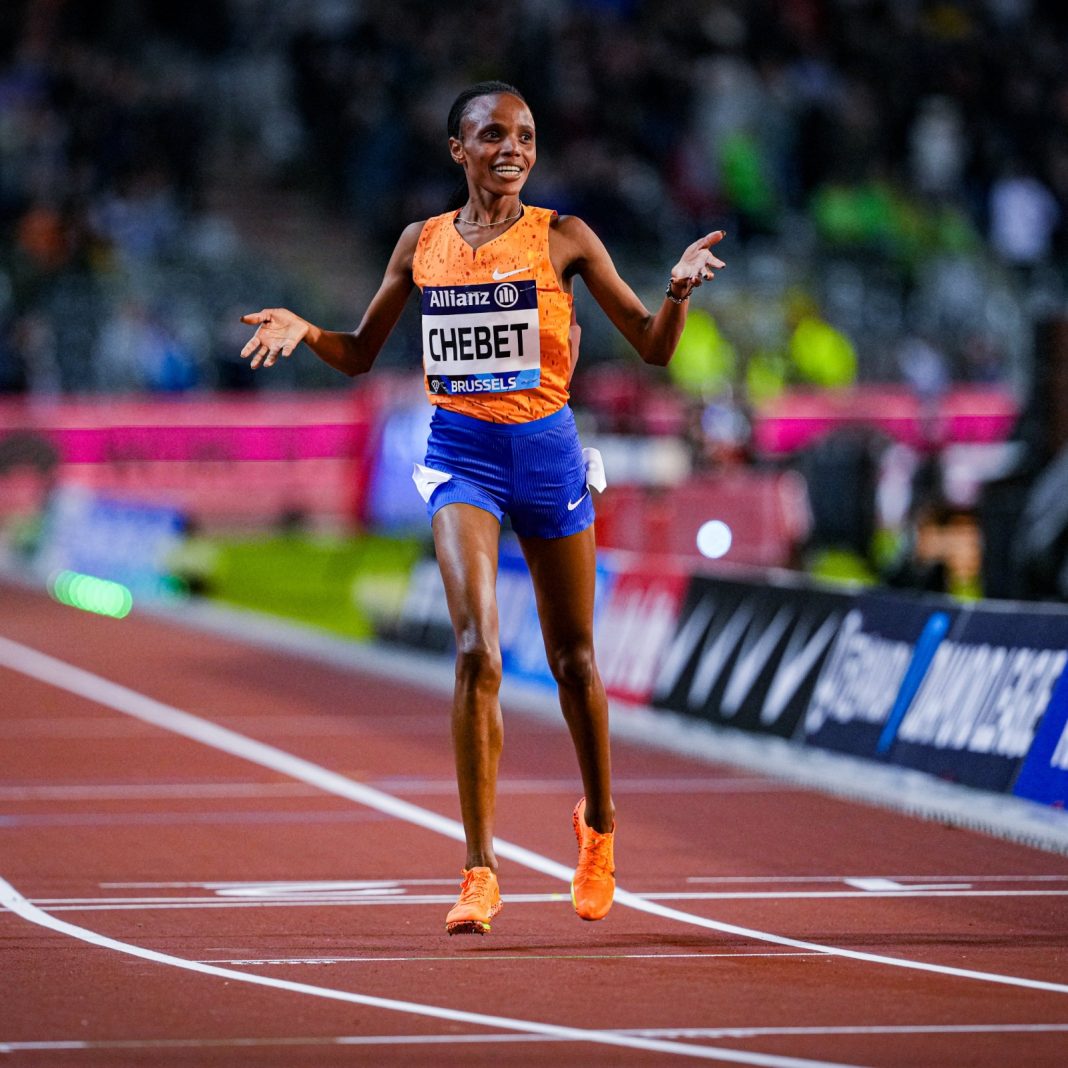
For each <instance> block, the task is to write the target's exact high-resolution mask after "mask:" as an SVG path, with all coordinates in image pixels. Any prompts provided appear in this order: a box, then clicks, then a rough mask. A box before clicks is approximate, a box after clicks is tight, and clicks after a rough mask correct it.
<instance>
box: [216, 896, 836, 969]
mask: <svg viewBox="0 0 1068 1068" xmlns="http://www.w3.org/2000/svg"><path fill="white" fill-rule="evenodd" d="M509 903H510V901H509ZM821 956H823V954H822V953H791V952H788V951H786V950H777V951H775V952H774V953H493V952H489V953H477V954H470V955H466V954H465V955H464V956H462V957H457V956H451V955H450V956H446V955H444V954H438V955H436V956H432V957H415V956H411V957H330V956H327V957H264V958H262V959H260V960H245V959H243V958H240V957H235V958H233V959H230V958H222V959H220V960H208V959H205V960H202V961H201V964H241V965H251V964H357V963H358V964H378V963H383V962H384V963H387V964H395V963H408V962H410V961H417V960H432V961H441V962H442V963H447V964H465V963H468V962H470V961H483V962H488V963H492V962H493V961H497V960H669V959H670V960H680V959H681V960H695V959H697V960H699V959H700V958H702V957H717V958H720V957H821Z"/></svg>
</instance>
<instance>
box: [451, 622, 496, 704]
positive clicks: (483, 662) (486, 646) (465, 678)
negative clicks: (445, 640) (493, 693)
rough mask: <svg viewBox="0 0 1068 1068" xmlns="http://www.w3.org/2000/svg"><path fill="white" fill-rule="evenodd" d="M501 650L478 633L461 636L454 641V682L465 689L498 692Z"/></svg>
mask: <svg viewBox="0 0 1068 1068" xmlns="http://www.w3.org/2000/svg"><path fill="white" fill-rule="evenodd" d="M501 675H502V665H501V649H500V646H499V645H498V644H497V643H496V642H491V641H488V640H487V639H486V637H485V636H484V635H483V634H481V633H479V632H478V631H470V632H467V633H465V634H461V635H460V636H459V638H458V639H457V641H456V680H457V682H459V683H460V684H461V685H463V686H465V687H468V686H469V687H476V688H478V689H493V690H499V689H500V686H501Z"/></svg>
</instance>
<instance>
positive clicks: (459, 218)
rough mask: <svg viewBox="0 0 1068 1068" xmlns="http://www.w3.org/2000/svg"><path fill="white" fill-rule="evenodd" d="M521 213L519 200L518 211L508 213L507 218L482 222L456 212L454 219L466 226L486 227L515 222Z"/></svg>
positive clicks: (521, 205) (521, 208)
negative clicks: (466, 217) (511, 213)
mask: <svg viewBox="0 0 1068 1068" xmlns="http://www.w3.org/2000/svg"><path fill="white" fill-rule="evenodd" d="M522 214H523V204H522V202H520V204H519V211H517V212H516V213H515V214H514V215H509V216H508V218H507V219H498V220H497V222H488V223H484V222H479V221H478V220H477V219H465V218H464V217H463V216H462V215H461V214H460V213H459V212H457V213H456V221H457V222H462V223H464V224H466V225H467V226H483V227H487V228H488V227H490V226H503V225H504V224H505V223H510V222H515V221H516V219H518V218H519V217H520V215H522Z"/></svg>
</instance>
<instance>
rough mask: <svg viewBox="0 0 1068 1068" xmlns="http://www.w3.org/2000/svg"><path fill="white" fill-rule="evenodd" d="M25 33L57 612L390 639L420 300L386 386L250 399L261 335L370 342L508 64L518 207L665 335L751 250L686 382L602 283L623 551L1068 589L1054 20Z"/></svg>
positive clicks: (17, 524)
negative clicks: (385, 272) (458, 146)
mask: <svg viewBox="0 0 1068 1068" xmlns="http://www.w3.org/2000/svg"><path fill="white" fill-rule="evenodd" d="M0 31H2V32H0V235H2V236H0V322H2V324H3V329H2V330H0V394H2V396H0V524H2V528H0V529H2V531H3V535H2V536H3V540H4V543H5V544H6V546H7V548H8V557H9V563H10V564H11V565H12V566H14V567H16V568H18V569H20V570H23V571H24V572H25V573H26V574H33V575H36V576H39V577H40V580H41V581H43V582H48V581H50V582H51V583H52V587H53V593H54V594H55V595H57V596H60V595H61V594H62V595H63V596H66V597H69V596H71V590H72V589H73V590H78V589H82V593H81V594H79V596H82V597H85V596H89V594H88V593H86V589H91V592H92V599H93V600H94V602H95V603H105V604H111V603H119V602H120V601H121V602H122V603H125V602H124V601H123V599H122V598H121V597H119V598H118V600H116V599H115V597H113V596H111V595H109V594H108V593H107V591H106V590H104V591H100V590H95V588H83V587H84V584H82V586H78V585H77V584H74V585H72V581H71V580H70V579H69V577H64V578H63V580H62V581H60V582H59V583H58V585H57V582H56V578H55V576H56V575H60V574H62V575H64V576H69V575H70V574H75V575H77V574H88V575H91V576H96V577H102V578H112V579H115V580H117V581H120V582H122V583H123V585H124V586H125V587H126V588H127V589H128V590H131V591H132V595H133V598H134V600H135V601H136V600H137V599H138V598H139V597H149V598H151V597H158V596H174V595H181V594H182V593H183V592H184V591H188V590H192V591H193V592H202V593H207V594H212V595H215V596H219V597H223V598H226V599H229V600H231V601H236V602H238V603H246V604H254V605H255V606H257V607H261V608H266V609H269V610H272V611H277V612H280V613H282V614H287V615H292V616H297V617H299V618H306V619H312V620H315V621H316V622H319V623H322V624H324V625H328V626H332V627H334V628H335V629H339V630H342V631H344V632H345V633H351V634H357V635H368V634H371V633H374V632H375V631H376V630H377V631H379V632H381V633H385V632H388V630H389V628H390V625H391V620H394V619H395V613H396V611H397V610H398V605H399V604H400V602H401V601H402V600H403V598H404V597H406V596H409V595H410V590H409V587H408V583H409V577H410V575H411V573H412V568H413V567H414V566H415V565H416V562H417V561H418V560H419V559H420V557H421V556H423V555H424V554H425V550H426V541H427V535H428V531H427V527H426V522H425V518H424V515H423V509H422V504H421V502H420V500H419V498H418V496H417V495H416V493H415V490H414V487H413V486H412V485H411V482H410V479H409V472H410V470H411V464H412V462H413V461H415V460H419V459H421V458H422V451H421V448H422V443H423V441H424V440H425V430H426V420H427V415H428V411H427V405H426V404H425V401H424V400H423V399H422V395H421V374H420V356H419V336H418V317H417V309H416V306H415V301H414V300H413V301H412V302H411V305H410V307H409V309H408V312H407V313H406V315H405V318H404V320H403V321H402V323H401V325H400V326H399V328H398V329H397V331H396V332H395V333H394V335H393V337H392V338H391V339H390V342H389V344H388V346H387V348H386V350H385V351H384V352H383V354H382V356H381V357H380V360H379V364H378V366H377V367H376V369H375V371H374V372H373V373H372V375H371V376H369V377H367V378H365V379H363V380H360V381H357V382H355V383H353V382H351V381H350V380H348V379H346V378H344V377H343V376H341V375H338V374H336V373H334V372H332V371H330V370H329V369H327V368H325V367H324V366H323V365H321V364H319V363H318V362H317V361H316V360H315V359H314V357H312V355H311V354H310V353H309V352H308V351H307V350H302V351H299V352H298V353H297V354H296V355H295V356H294V358H293V359H291V360H290V361H288V362H287V363H284V364H283V365H281V366H279V367H276V368H274V369H273V370H271V371H268V372H260V373H259V374H257V375H253V374H251V373H250V372H249V370H248V368H247V366H246V365H244V364H243V363H242V362H241V361H240V360H239V359H238V355H237V354H238V352H239V350H240V348H241V346H242V345H243V344H244V341H245V340H246V339H247V337H248V336H249V333H250V332H249V331H248V329H247V328H245V327H243V326H242V325H241V324H240V323H239V322H238V316H239V315H240V313H241V312H242V311H248V310H255V309H259V308H260V307H263V306H271V305H288V306H291V307H293V308H294V309H296V310H297V311H299V312H300V313H301V314H303V315H305V316H306V317H308V318H311V319H313V320H314V321H317V322H319V323H321V324H322V325H325V326H330V327H334V328H345V327H351V326H354V325H355V323H356V322H357V321H358V320H359V317H360V315H361V314H362V311H363V308H364V307H365V304H366V301H367V300H368V299H369V297H370V295H371V293H373V291H374V289H375V287H376V285H377V282H378V279H379V277H380V274H381V270H382V268H383V266H384V264H385V260H386V258H387V256H388V254H389V251H390V249H391V248H392V245H393V242H394V241H395V240H396V237H397V235H398V234H399V232H400V230H401V229H402V227H403V226H404V225H405V224H406V223H408V222H410V221H412V220H414V219H418V218H424V217H426V216H428V215H430V214H435V213H437V212H440V211H442V210H444V209H445V207H446V206H447V204H448V202H449V200H450V197H451V196H452V194H453V193H454V191H455V189H456V186H457V184H458V180H459V173H458V171H457V169H456V168H455V167H454V165H452V164H451V162H450V161H449V158H448V154H447V150H446V135H445V128H444V127H445V116H446V113H447V111H448V107H449V104H450V103H451V101H452V99H453V97H454V96H455V94H456V93H457V92H458V91H459V90H460V89H462V88H463V87H464V86H465V85H467V84H469V83H470V82H472V81H476V80H479V79H483V78H501V79H503V80H505V81H509V82H513V83H514V84H516V85H518V86H519V87H520V88H521V89H522V91H523V92H524V94H525V95H526V97H527V99H528V101H529V103H530V104H531V107H532V110H533V113H534V116H535V120H536V122H537V125H538V137H539V161H538V165H537V168H536V170H535V172H534V175H533V177H532V179H531V181H530V183H529V185H528V187H527V190H526V193H525V199H526V200H527V201H528V202H530V203H537V204H543V205H546V206H550V207H553V208H556V209H558V210H559V211H560V212H562V213H575V214H578V215H580V216H582V217H583V218H584V219H586V220H587V221H588V222H589V223H590V224H591V225H592V226H593V227H594V228H595V229H596V230H597V232H598V233H599V234H600V235H601V237H602V238H603V240H604V241H605V243H606V244H607V245H608V247H609V249H610V251H611V252H612V254H613V256H614V257H615V259H616V262H617V265H618V267H619V268H620V271H621V273H622V274H623V275H624V277H625V278H627V279H628V280H629V281H630V282H631V284H632V285H633V286H634V288H635V289H636V290H637V291H638V292H639V294H640V295H641V296H642V297H643V299H645V300H646V302H647V303H648V304H649V305H650V306H651V307H656V306H657V304H658V303H659V301H660V299H661V295H662V292H663V287H664V284H665V282H666V280H667V277H668V272H669V270H670V267H671V265H672V264H673V263H674V261H675V260H676V259H677V257H678V255H679V253H680V252H681V250H682V249H683V247H684V246H685V245H686V244H688V243H689V242H690V241H692V240H693V239H694V238H696V237H697V236H699V235H701V234H704V233H706V232H707V231H709V230H711V229H718V228H723V229H725V230H726V231H727V233H728V237H727V239H726V240H725V241H724V243H723V244H722V246H721V247H720V250H721V254H722V256H723V258H724V259H725V260H727V262H728V267H727V269H726V270H725V271H723V272H721V273H720V276H719V277H717V279H716V280H715V282H714V283H712V284H711V285H706V286H705V287H703V288H702V289H701V290H700V291H699V292H698V293H697V294H696V295H695V296H694V298H693V300H692V307H691V314H690V321H689V325H688V328H687V331H686V334H685V335H684V337H683V341H682V344H681V345H680V349H679V352H678V354H677V356H676V358H675V360H674V361H673V363H672V364H671V366H670V367H669V368H668V369H666V370H657V369H650V368H646V367H644V366H642V365H641V364H640V362H639V360H638V359H637V357H636V356H635V355H634V354H633V353H632V352H629V351H628V350H627V346H626V345H625V344H624V343H623V342H622V340H621V339H620V338H619V337H618V336H617V335H616V334H615V333H614V332H613V331H612V329H611V328H610V327H609V326H608V324H607V323H606V321H605V320H604V318H603V316H602V315H601V314H600V312H599V311H598V310H597V308H596V307H595V306H594V305H593V304H592V302H591V300H590V299H589V297H588V295H587V294H586V293H585V292H580V293H579V296H578V303H579V314H580V319H581V322H582V325H583V328H584V335H583V343H582V356H581V363H580V367H579V371H578V373H577V375H576V379H575V383H574V396H573V403H574V407H575V409H576V412H577V414H578V416H579V419H580V425H581V428H582V432H583V437H584V441H585V443H586V444H590V445H597V446H598V447H599V448H600V449H601V451H602V452H603V454H604V456H605V462H606V467H607V471H608V480H609V489H608V490H607V491H606V493H605V494H604V495H603V496H602V497H601V498H599V500H598V502H597V503H598V537H599V542H600V544H601V545H602V546H604V547H606V548H613V547H614V548H617V549H621V550H627V551H630V552H635V553H638V554H643V555H644V556H645V557H646V558H648V559H653V558H657V559H659V558H661V557H667V558H670V561H671V562H672V564H673V565H674V566H678V567H679V568H681V569H684V570H685V569H691V570H692V569H694V568H706V569H712V568H727V569H730V568H731V567H732V566H733V567H735V568H737V567H743V566H754V567H761V568H769V567H774V568H791V569H797V570H802V571H808V572H810V573H812V574H814V575H817V576H821V577H823V578H832V579H847V580H850V581H853V582H859V583H867V584H886V585H892V586H897V587H905V588H916V589H923V590H935V591H946V592H950V593H952V594H955V595H959V596H962V597H977V596H987V597H1009V598H1016V599H1053V600H1064V599H1065V597H1066V595H1068V557H1066V550H1068V460H1066V459H1065V455H1064V454H1063V453H1062V452H1061V450H1062V447H1063V446H1064V445H1065V443H1066V440H1068V302H1066V275H1065V267H1066V263H1068V14H1066V10H1065V8H1064V7H1063V5H1060V4H1055V3H1052V2H1048V3H1041V2H1037V0H1035V2H1028V0H986V2H980V3H964V2H949V0H947V2H941V3H935V2H931V3H926V2H922V0H912V2H904V0H903V2H897V3H874V2H871V3H869V2H865V0H822V2H821V0H793V2H783V3H749V2H747V3H742V2H740V0H739V2H711V0H707V2H700V0H659V2H651V0H650V2H639V0H632V2H626V0H617V2H611V0H572V2H567V0H515V2H507V3H504V2H496V3H482V2H458V3H448V4H443V3H438V2H434V3H420V2H415V0H389V2H377V0H366V2H358V0H352V2H345V0H302V2H296V0H287V2H284V3H283V2H281V0H279V2H269V0H183V2H181V3H178V2H172V0H144V2H135V0H94V2H93V3H84V2H79V0H8V2H6V3H5V4H4V5H3V7H2V10H0ZM578 288H579V290H581V284H579V286H578ZM709 524H712V525H711V526H710V525H709ZM702 553H704V554H705V555H704V556H702V555H701V554H702ZM709 557H710V558H713V559H715V560H716V562H715V563H709V562H707V560H706V558H709ZM83 607H84V606H83Z"/></svg>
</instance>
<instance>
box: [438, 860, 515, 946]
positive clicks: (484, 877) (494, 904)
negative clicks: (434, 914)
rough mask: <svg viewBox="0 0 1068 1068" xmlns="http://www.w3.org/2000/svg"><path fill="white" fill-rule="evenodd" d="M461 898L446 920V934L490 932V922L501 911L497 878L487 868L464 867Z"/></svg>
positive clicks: (501, 904) (450, 910)
mask: <svg viewBox="0 0 1068 1068" xmlns="http://www.w3.org/2000/svg"><path fill="white" fill-rule="evenodd" d="M460 874H461V875H462V876H463V877H464V881H463V885H462V886H461V887H460V899H459V901H457V902H456V904H455V905H453V907H452V908H451V909H449V914H448V916H446V917H445V930H446V931H448V932H449V934H451V935H454V934H480V935H484V934H487V933H488V932H489V929H490V920H491V919H492V918H493V917H494V916H496V915H497V913H498V912H500V911H501V909H502V908H504V904H503V903H502V902H501V890H500V887H499V886H498V885H497V876H496V875H494V874H493V872H492V871H491V870H490V869H489V868H463V869H462V870H461V872H460Z"/></svg>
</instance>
